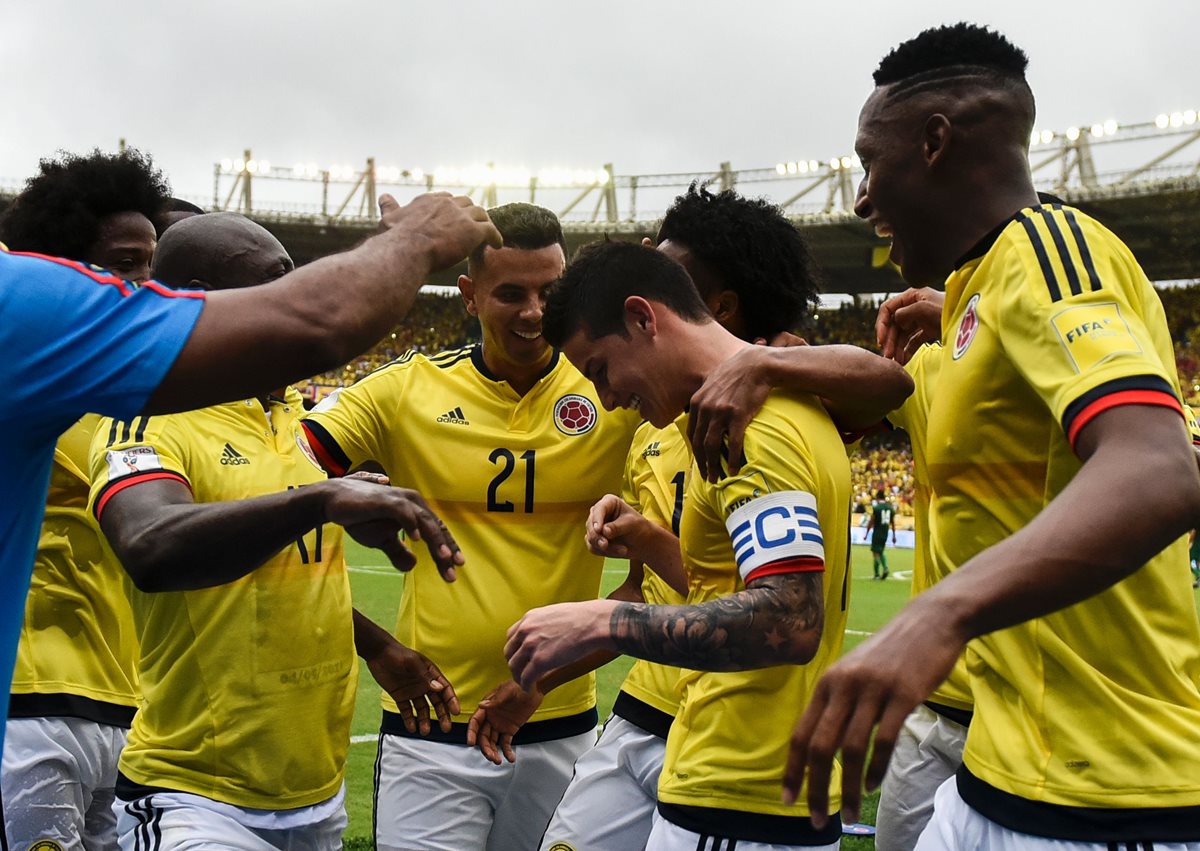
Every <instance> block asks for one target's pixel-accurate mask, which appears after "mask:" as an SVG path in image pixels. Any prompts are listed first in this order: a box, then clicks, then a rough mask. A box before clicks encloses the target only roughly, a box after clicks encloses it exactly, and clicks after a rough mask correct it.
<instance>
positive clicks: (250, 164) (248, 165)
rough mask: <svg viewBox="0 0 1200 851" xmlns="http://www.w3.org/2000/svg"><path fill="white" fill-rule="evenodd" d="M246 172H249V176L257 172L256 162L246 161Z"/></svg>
mask: <svg viewBox="0 0 1200 851" xmlns="http://www.w3.org/2000/svg"><path fill="white" fill-rule="evenodd" d="M246 171H248V172H250V173H251V174H254V173H255V172H256V171H258V161H257V160H247V162H246Z"/></svg>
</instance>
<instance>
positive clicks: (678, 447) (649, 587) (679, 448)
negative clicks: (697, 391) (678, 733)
mask: <svg viewBox="0 0 1200 851" xmlns="http://www.w3.org/2000/svg"><path fill="white" fill-rule="evenodd" d="M685 416H686V415H685ZM691 466H692V453H691V450H690V448H689V446H688V442H687V438H686V437H685V436H684V435H683V434H682V433H681V431H680V429H679V427H678V426H677V425H675V424H674V423H672V424H671V425H669V426H667V427H666V428H655V427H654V426H653V425H652V424H651V423H648V422H647V423H642V425H641V426H639V427H638V430H637V431H636V432H634V435H633V446H632V447H631V449H630V452H629V457H628V459H627V460H626V462H625V490H624V493H623V494H622V496H623V497H624V499H625V501H626V502H627V503H629V504H630V505H631V506H633V507H634V508H635V509H637V511H638V513H639V514H641V515H642V516H643V517H645V518H646V519H648V520H650V521H652V522H654V523H657V524H658V525H659V526H662V527H663V528H664V529H670V530H671V531H672V532H673V533H674V534H675V535H676V536H678V535H679V523H680V519H681V517H682V516H683V501H684V492H685V487H686V485H687V475H688V471H689V470H690V469H691ZM642 598H643V599H644V600H645V601H646V602H647V603H652V604H655V605H670V606H674V605H680V604H682V603H683V602H684V601H685V598H684V597H683V595H681V594H679V593H678V592H677V591H676V590H675V589H674V588H672V587H671V586H670V585H668V584H667V582H666V581H665V580H663V579H662V577H660V576H659V575H658V574H656V573H655V572H654V571H653V570H652V569H651V568H650V567H648V566H647V567H646V569H645V571H644V573H643V574H642ZM679 674H680V671H679V668H676V667H674V666H671V665H656V664H654V663H653V662H647V661H645V660H644V659H638V660H637V661H636V662H634V663H633V667H632V668H630V669H629V675H628V676H626V677H625V682H624V683H622V684H621V692H620V694H618V695H617V700H616V703H615V704H614V705H613V712H614V713H615V714H617V715H620V716H621V717H622V718H625V719H626V720H627V721H632V722H633V723H634V724H637V725H639V726H640V727H642V728H643V729H645V730H648V731H649V732H651V733H656V734H658V735H660V736H662V737H663V738H666V736H667V730H669V729H670V726H671V719H672V718H673V717H674V716H675V710H676V709H677V708H678V707H679ZM630 698H632V699H633V700H630ZM639 703H640V704H641V705H639ZM646 707H649V709H650V710H651V711H647V709H646Z"/></svg>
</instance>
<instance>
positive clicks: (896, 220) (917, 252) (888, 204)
mask: <svg viewBox="0 0 1200 851" xmlns="http://www.w3.org/2000/svg"><path fill="white" fill-rule="evenodd" d="M922 130H923V128H922V122H921V120H920V119H919V117H917V116H916V115H914V114H913V112H912V110H911V108H910V107H908V106H906V104H904V103H900V104H890V105H889V104H888V101H887V90H886V89H884V88H878V89H876V90H875V91H874V92H873V93H872V94H871V96H870V97H869V98H868V99H867V102H866V104H865V105H864V106H863V109H862V113H861V114H860V115H859V119H858V135H857V137H856V138H855V142H854V150H855V152H856V153H857V154H858V158H859V160H861V161H862V165H863V169H864V170H865V172H866V174H865V175H864V176H863V179H862V182H861V183H859V186H858V197H857V198H856V200H855V202H854V212H855V213H856V214H857V215H858V216H859V217H860V218H864V219H866V220H867V221H869V222H870V223H871V225H872V226H873V227H874V228H875V233H876V234H877V235H878V236H881V237H887V238H890V239H891V240H892V251H891V259H892V262H893V263H895V264H896V265H897V266H899V267H900V272H901V274H902V275H903V277H904V280H905V281H907V282H908V283H910V284H913V285H921V284H931V283H940V282H941V280H942V278H943V277H944V276H945V274H946V273H947V272H948V271H949V269H942V266H943V265H944V263H943V261H942V258H940V256H939V255H940V254H941V253H943V252H940V251H939V250H938V249H939V231H940V228H939V227H938V226H937V224H936V222H935V221H934V218H933V215H934V213H935V212H937V209H936V208H937V206H938V205H937V204H936V203H935V200H934V198H933V196H932V194H931V187H930V184H929V170H928V168H927V163H926V162H925V159H924V157H923V156H922V147H923V138H922Z"/></svg>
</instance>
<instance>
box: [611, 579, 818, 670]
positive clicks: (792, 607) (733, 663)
mask: <svg viewBox="0 0 1200 851" xmlns="http://www.w3.org/2000/svg"><path fill="white" fill-rule="evenodd" d="M823 577H824V573H822V572H806V573H785V574H780V575H777V576H768V577H765V578H763V579H759V580H755V581H753V582H751V583H750V585H749V586H747V588H746V590H744V591H739V592H738V593H736V594H732V595H730V596H728V597H721V598H720V599H718V600H712V601H710V602H707V603H703V604H700V605H697V606H651V605H647V604H645V603H622V604H621V605H619V606H618V607H617V608H616V610H615V611H614V612H613V615H612V620H611V622H610V629H611V633H612V637H613V640H614V641H615V643H616V646H617V649H618V650H620V651H621V652H622V653H625V654H627V655H629V656H636V657H638V658H639V659H647V660H649V661H651V662H659V663H662V664H666V665H678V666H680V667H684V668H692V669H695V670H699V671H744V670H748V669H751V668H768V667H771V666H773V665H803V664H805V663H807V662H809V661H810V660H811V659H812V657H813V656H814V655H815V654H816V652H817V647H818V646H819V645H820V642H821V630H822V628H823V626H824V621H825V609H824V603H823V599H824V598H823V595H824V589H823V584H824V583H823Z"/></svg>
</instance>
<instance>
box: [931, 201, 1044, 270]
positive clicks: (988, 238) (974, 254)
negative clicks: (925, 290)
mask: <svg viewBox="0 0 1200 851" xmlns="http://www.w3.org/2000/svg"><path fill="white" fill-rule="evenodd" d="M1037 196H1038V201H1040V202H1041V203H1042V204H1043V205H1045V204H1060V205H1061V204H1065V203H1066V202H1065V201H1063V199H1061V198H1059V197H1058V196H1057V195H1051V194H1050V193H1049V192H1039V193H1038V194H1037ZM1022 212H1024V211H1023V210H1018V211H1017V212H1015V213H1013V214H1012V215H1011V216H1009V217H1008V218H1007V219H1005V220H1004V221H1002V222H1001V223H1000V224H998V225H996V226H995V227H994V228H992V229H991V230H990V231H988V232H987V234H986V235H984V237H983V239H981V240H979V242H977V243H975V244H974V245H973V246H971V248H970V249H969V250H968V251H967V253H966V254H964V255H963V256H962V257H959V258H958V260H957V261H956V262H955V264H954V270H953V271H955V272H957V271H958V270H959V269H961V268H962V267H963V266H965V265H967V264H968V263H970V262H971V261H972V260H977V259H979V258H980V257H982V256H983V255H985V254H987V253H988V251H989V250H990V249H991V247H992V246H993V245H995V244H996V240H998V239H999V238H1000V234H1002V233H1003V232H1004V229H1005V228H1006V227H1008V226H1009V225H1010V224H1012V223H1013V222H1014V221H1016V219H1017V216H1019V215H1021V213H1022Z"/></svg>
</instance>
